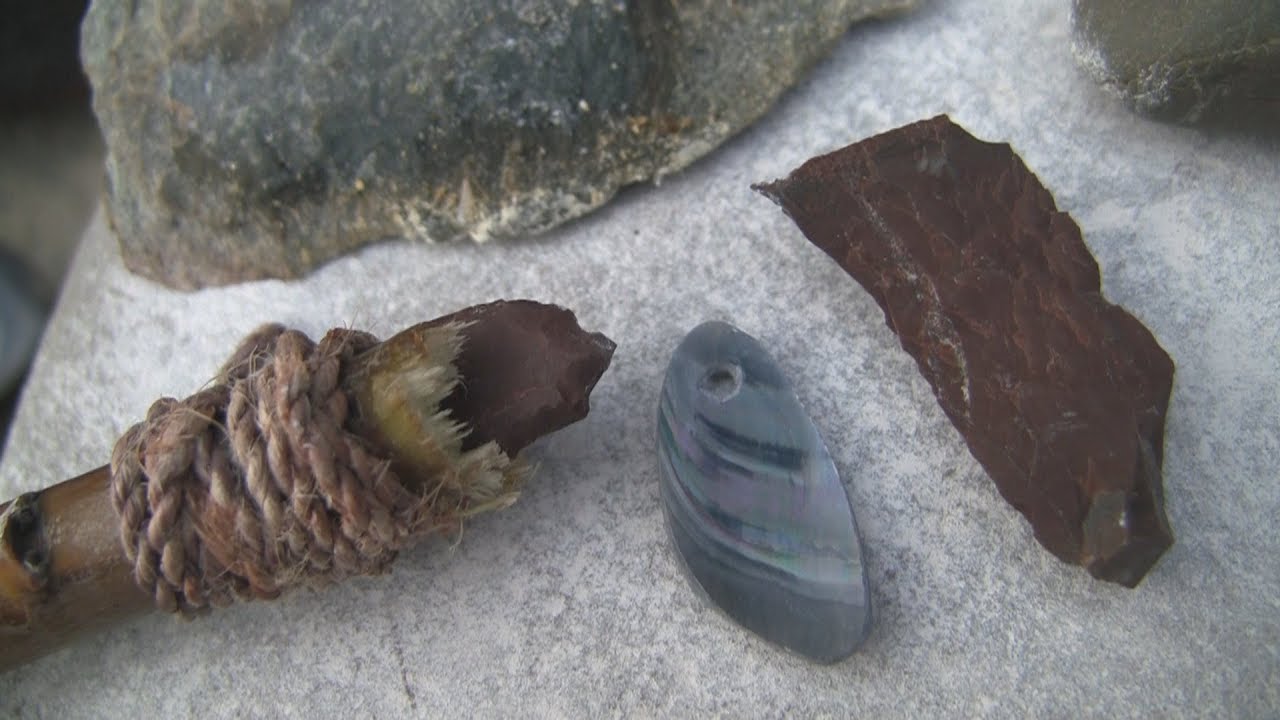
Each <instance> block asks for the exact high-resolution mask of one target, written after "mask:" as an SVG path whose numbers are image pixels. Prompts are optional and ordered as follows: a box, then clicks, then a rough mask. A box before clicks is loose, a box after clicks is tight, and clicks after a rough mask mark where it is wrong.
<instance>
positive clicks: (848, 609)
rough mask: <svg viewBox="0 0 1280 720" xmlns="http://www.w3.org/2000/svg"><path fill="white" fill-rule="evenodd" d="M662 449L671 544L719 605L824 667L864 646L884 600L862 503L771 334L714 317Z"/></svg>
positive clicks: (669, 400) (672, 380)
mask: <svg viewBox="0 0 1280 720" xmlns="http://www.w3.org/2000/svg"><path fill="white" fill-rule="evenodd" d="M658 456H659V464H660V466H661V472H660V475H661V488H662V503H663V507H664V509H665V511H666V518H667V526H668V527H669V529H670V531H671V537H672V540H673V541H674V543H675V547H676V550H677V551H678V553H679V555H680V558H681V559H682V560H683V562H684V564H685V567H686V568H687V569H688V571H689V575H690V576H691V578H692V580H693V582H694V584H695V585H696V586H697V587H698V588H699V589H700V590H701V591H702V592H703V593H704V594H705V596H706V597H707V598H708V599H709V600H710V601H711V602H712V603H713V604H714V605H716V606H717V607H719V608H720V609H721V610H723V611H724V612H725V613H727V614H728V615H729V617H731V618H733V619H734V620H736V621H737V622H739V623H741V624H742V625H743V626H745V627H746V628H748V629H749V630H752V631H754V632H755V633H757V634H759V635H760V636H761V637H764V638H765V639H767V640H770V641H772V642H775V643H778V644H779V645H782V646H784V647H786V648H789V649H791V650H793V651H795V652H797V653H800V654H801V655H805V656H807V657H809V658H812V659H814V660H818V661H821V662H834V661H836V660H839V659H841V658H844V657H846V656H847V655H849V654H850V653H852V652H853V651H854V650H856V649H857V648H858V646H859V645H861V644H862V642H863V641H864V640H865V639H866V637H867V633H868V632H869V631H870V629H871V596H870V591H869V585H868V583H867V574H866V567H865V566H864V564H863V562H862V546H861V544H860V543H859V541H858V531H857V526H856V525H855V524H854V519H853V510H852V508H851V507H850V505H849V498H848V496H847V495H846V494H845V489H844V485H842V484H841V482H840V477H839V475H838V474H837V473H836V468H835V465H834V464H833V463H832V461H831V455H830V454H829V453H828V452H827V449H826V446H825V445H823V442H822V438H821V437H819V435H818V430H817V428H816V427H814V424H813V422H812V421H810V420H809V417H808V416H807V415H806V414H805V412H804V409H803V408H801V406H800V402H799V400H798V399H797V398H796V396H795V393H794V392H793V391H792V389H791V385H790V383H788V382H787V380H786V378H785V377H783V375H782V371H781V369H780V368H779V367H778V366H777V365H776V364H775V363H774V361H773V359H772V358H770V357H769V355H768V353H766V352H765V350H764V348H763V347H762V346H761V345H760V343H759V342H757V341H756V340H755V339H754V338H752V337H751V336H749V335H747V334H746V333H743V332H742V331H740V330H738V329H737V328H735V327H733V326H732V325H728V324H726V323H722V322H709V323H704V324H703V325H700V326H698V327H697V328H695V329H694V330H693V331H692V332H690V333H689V335H688V336H687V337H686V338H685V339H684V341H683V342H681V343H680V346H679V347H678V348H677V349H676V352H675V355H674V356H673V357H672V358H671V364H670V365H669V366H668V368H667V376H666V380H665V381H664V383H663V386H662V399H661V402H660V404H659V409H658Z"/></svg>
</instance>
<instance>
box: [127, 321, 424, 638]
mask: <svg viewBox="0 0 1280 720" xmlns="http://www.w3.org/2000/svg"><path fill="white" fill-rule="evenodd" d="M375 343H376V340H375V338H373V337H372V336H371V335H368V334H367V333H362V332H357V331H351V330H341V329H339V330H331V331H330V332H329V333H328V334H327V335H325V337H324V338H323V339H322V340H321V341H320V342H319V343H313V342H312V341H311V340H310V339H308V338H307V337H306V336H305V335H303V334H302V333H299V332H297V331H293V330H286V329H284V328H283V327H281V326H279V325H268V326H264V327H263V328H261V329H259V330H258V331H256V332H255V333H254V334H252V335H251V336H249V337H248V338H246V339H245V341H244V342H243V343H242V344H241V346H240V347H239V349H238V350H237V351H236V352H235V353H234V354H233V355H232V356H231V358H230V359H229V360H228V361H227V363H226V365H225V366H224V367H223V369H222V371H221V372H220V373H219V376H218V377H217V378H216V380H215V381H214V382H213V383H212V384H211V385H210V386H208V387H206V388H205V389H204V390H201V391H200V392H198V393H196V394H195V395H192V396H191V397H189V398H187V399H185V400H181V401H179V400H174V399H172V398H164V399H161V400H159V401H157V402H156V403H155V404H154V405H152V406H151V409H150V411H149V412H148V413H147V419H146V420H145V421H144V422H141V423H139V424H137V425H134V426H133V427H132V428H130V429H129V431H128V432H126V433H125V434H124V435H123V436H122V437H121V438H120V440H119V441H118V442H117V443H116V446H115V449H114V451H113V453H112V457H111V493H112V503H113V505H114V506H115V509H116V511H117V512H118V513H119V516H120V537H121V541H122V542H123V545H124V550H125V553H126V555H127V556H128V558H129V561H130V562H131V563H133V565H134V577H135V579H136V580H137V582H138V585H139V586H140V587H141V588H142V589H143V590H144V591H146V592H149V593H151V594H152V595H153V596H154V597H155V601H156V605H157V606H158V607H160V608H161V609H164V610H168V611H171V612H178V611H180V612H182V613H184V614H191V613H195V612H199V611H201V610H203V609H205V608H207V607H208V606H210V605H213V606H219V607H220V606H224V605H227V604H229V603H230V602H232V601H233V600H234V599H237V598H239V599H251V598H260V599H268V598H275V597H277V596H278V595H280V593H281V592H283V591H285V590H287V589H289V588H292V587H295V586H298V585H302V584H308V585H323V584H327V583H329V582H333V581H336V580H339V579H342V578H344V577H347V576H350V575H367V574H376V573H380V572H382V571H384V570H385V568H386V567H387V565H388V564H389V563H390V562H391V561H392V560H393V559H394V558H395V556H396V553H397V551H398V550H400V549H401V548H403V547H404V546H405V545H406V544H407V543H408V542H409V541H410V540H411V539H412V537H413V536H414V535H415V534H419V533H421V532H428V531H430V530H433V529H437V528H438V527H439V525H440V523H439V520H438V519H437V518H434V517H433V516H432V514H431V507H430V502H429V498H428V496H426V495H424V494H422V492H421V491H419V492H418V493H415V492H412V491H410V490H409V489H408V488H407V487H406V486H405V484H404V483H402V482H401V480H400V478H398V477H397V476H396V473H395V472H393V470H392V467H391V462H390V460H389V459H387V458H384V457H380V456H379V455H378V454H376V453H375V452H374V451H373V449H372V448H371V447H370V446H369V445H368V444H367V443H366V442H365V441H363V440H362V439H361V438H359V437H357V436H355V435H353V434H351V433H350V432H348V431H347V430H346V429H345V425H346V421H347V417H348V412H349V407H348V405H349V400H348V397H347V395H346V393H345V392H344V391H343V389H342V387H341V378H342V375H343V368H344V365H346V364H347V363H349V362H350V360H351V359H352V358H353V357H354V356H355V355H356V354H358V353H360V352H361V351H363V350H366V349H368V348H370V347H371V346H373V345H374V344H375Z"/></svg>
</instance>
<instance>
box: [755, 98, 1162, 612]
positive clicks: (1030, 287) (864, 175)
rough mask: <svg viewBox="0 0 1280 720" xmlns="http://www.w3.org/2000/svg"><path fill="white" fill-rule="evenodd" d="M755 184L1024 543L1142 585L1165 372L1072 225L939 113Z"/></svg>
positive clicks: (1157, 519) (1153, 537)
mask: <svg viewBox="0 0 1280 720" xmlns="http://www.w3.org/2000/svg"><path fill="white" fill-rule="evenodd" d="M757 189H759V190H760V191H761V192H763V193H764V194H765V195H768V196H769V197H771V198H773V199H774V200H775V201H776V202H777V203H778V204H779V205H781V206H782V208H783V209H784V210H786V212H787V214H788V215H790V216H791V217H792V219H794V220H795V221H796V224H797V225H799V226H800V229H801V230H802V231H803V232H804V234H805V236H806V237H808V238H809V240H810V241H812V242H813V244H814V245H817V246H818V247H820V248H822V250H823V251H824V252H826V253H827V254H828V255H830V256H831V257H832V258H833V259H834V260H835V261H836V262H837V263H839V264H840V267H842V268H844V270H845V271H846V272H848V273H849V274H850V275H852V276H853V277H854V278H855V279H856V280H857V281H858V282H859V283H861V284H862V286H863V287H864V288H866V290H867V292H869V293H871V296H872V297H874V298H875V300H876V302H877V303H879V305H880V307H881V308H882V309H883V310H884V315H885V320H886V322H888V324H889V327H890V328H892V329H893V331H894V332H895V333H897V335H898V339H899V340H900V341H901V342H902V347H903V348H904V349H905V350H906V351H907V352H908V353H910V354H911V356H912V357H913V358H915V361H916V365H917V366H919V368H920V372H921V373H922V374H923V375H924V376H925V378H926V379H927V380H928V381H929V384H930V385H932V386H933V392H934V395H936V396H937V398H938V402H939V404H941V405H942V409H943V410H944V411H946V413H947V417H949V418H951V422H953V423H955V426H956V428H958V429H959V430H960V433H961V434H962V435H963V436H964V439H965V441H966V442H967V443H968V444H969V449H970V451H972V452H973V456H974V457H975V458H977V459H978V461H979V462H981V463H982V466H983V468H985V469H986V471H987V474H989V475H990V476H991V479H992V480H994V481H995V483H996V486H997V487H998V488H999V489H1000V494H1001V495H1003V496H1004V498H1005V499H1006V500H1008V501H1009V503H1010V504H1011V505H1013V506H1014V507H1015V508H1017V509H1018V511H1019V512H1021V513H1022V514H1023V515H1025V516H1026V518H1027V520H1029V521H1030V522H1031V527H1032V528H1033V529H1034V530H1035V535H1036V539H1037V540H1039V541H1040V544H1042V545H1044V546H1045V547H1046V548H1048V549H1049V551H1050V552H1052V553H1053V554H1054V555H1056V556H1058V557H1059V558H1061V559H1062V560H1064V561H1066V562H1070V563H1076V564H1079V565H1082V566H1084V567H1085V568H1087V569H1088V570H1089V572H1090V573H1091V574H1093V576H1094V577H1098V578H1101V579H1103V580H1109V581H1111V582H1116V583H1121V584H1123V585H1127V586H1129V587H1133V586H1135V585H1137V584H1138V583H1139V582H1141V580H1142V578H1143V576H1145V575H1146V573H1147V571H1148V570H1150V569H1151V567H1152V566H1153V565H1154V564H1155V563H1156V560H1158V559H1159V558H1160V555H1161V554H1162V553H1164V551H1165V550H1166V549H1167V548H1168V547H1169V546H1170V545H1172V544H1173V533H1172V531H1171V530H1170V529H1169V521H1168V519H1167V518H1166V517H1165V513H1164V491H1163V488H1162V485H1161V477H1160V475H1161V464H1162V461H1163V456H1164V450H1163V446H1164V419H1165V411H1166V410H1167V409H1168V407H1169V393H1170V391H1171V389H1172V386H1173V361H1172V360H1171V359H1170V358H1169V356H1168V355H1167V354H1166V353H1165V351H1164V349H1163V348H1161V347H1160V344H1159V343H1158V342H1156V339H1155V337H1153V336H1152V334H1151V332H1150V331H1149V330H1147V328H1146V327H1144V326H1143V324H1142V323H1141V322H1139V321H1138V319H1137V318H1135V317H1134V316H1132V315H1130V314H1129V313H1128V312H1126V311H1125V310H1124V308H1122V307H1119V306H1117V305H1112V304H1111V303H1109V302H1107V301H1106V299H1105V298H1104V297H1102V290H1101V278H1100V277H1099V273H1098V263H1097V262H1096V261H1094V259H1093V255H1091V254H1090V253H1089V249H1088V248H1087V247H1085V244H1084V240H1083V239H1082V238H1081V236H1080V228H1079V227H1078V226H1077V225H1076V224H1075V221H1073V220H1072V219H1071V217H1070V216H1069V215H1067V214H1066V213H1064V212H1060V211H1059V210H1058V209H1057V207H1056V206H1055V204H1054V201H1053V196H1052V195H1050V194H1049V191H1048V190H1047V189H1045V187H1044V186H1043V185H1041V184H1040V181H1039V180H1038V179H1037V178H1036V176H1035V175H1034V174H1033V173H1032V172H1031V171H1030V170H1029V169H1027V166H1026V165H1024V164H1023V163H1022V160H1021V159H1019V158H1018V156H1017V155H1015V154H1014V153H1013V151H1012V150H1011V149H1010V148H1009V146H1008V145H1005V144H994V143H986V142H982V141H981V140H978V139H977V138H975V137H973V136H972V135H970V134H969V133H967V132H965V130H964V128H961V127H960V126H959V125H956V124H955V123H953V122H951V120H950V119H949V118H947V117H946V116H945V115H940V116H938V117H935V118H933V119H931V120H924V121H921V122H918V123H914V124H912V125H907V126H905V127H901V128H898V129H897V130H893V131H890V132H887V133H884V134H883V135H877V136H875V137H873V138H870V139H867V140H864V141H862V142H860V143H857V144H854V145H850V146H849V147H846V148H844V149H842V150H837V151H836V152H833V153H831V154H829V155H824V156H822V157H817V158H813V159H811V160H809V161H808V162H806V163H805V164H804V165H801V166H800V167H799V168H798V169H796V170H795V171H794V172H792V173H791V175H790V176H789V177H787V178H786V179H784V180H779V181H777V182H773V183H769V184H766V185H763V186H760V187H758V188H757Z"/></svg>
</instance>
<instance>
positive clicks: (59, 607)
mask: <svg viewBox="0 0 1280 720" xmlns="http://www.w3.org/2000/svg"><path fill="white" fill-rule="evenodd" d="M110 481H111V473H110V471H109V469H108V468H107V467H105V466H104V467H100V468H98V469H97V470H93V471H90V472H87V473H85V474H84V475H81V476H79V477H77V478H73V479H71V480H67V481H66V482H62V483H59V484H57V485H54V486H52V487H50V488H46V489H44V490H41V491H39V492H33V493H26V494H24V495H21V496H19V497H18V498H17V499H15V500H14V501H12V502H9V503H5V504H4V505H3V506H0V647H2V648H3V649H2V650H0V670H6V669H8V668H10V667H13V666H15V665H19V664H22V663H25V662H27V661H29V660H32V659H34V658H36V657H39V656H40V655H43V654H45V653H46V652H48V651H49V650H51V649H53V648H56V647H61V646H63V645H65V644H67V643H70V642H72V641H73V640H75V639H76V638H77V637H79V636H81V635H83V634H85V633H87V632H91V631H93V630H94V629H96V628H98V627H103V626H108V625H114V624H116V623H119V622H121V621H123V620H126V619H128V618H130V617H133V616H135V615H140V614H142V613H145V612H148V611H150V610H151V609H153V605H152V600H151V598H150V597H148V596H147V595H146V594H145V593H143V592H142V590H141V589H139V588H138V586H137V585H136V584H135V583H134V581H133V567H132V565H131V564H130V563H129V561H128V560H127V559H126V558H125V556H124V552H123V551H122V550H121V547H120V540H119V532H120V526H119V524H118V521H117V520H116V516H115V513H114V512H112V511H111V498H110V495H109V493H110Z"/></svg>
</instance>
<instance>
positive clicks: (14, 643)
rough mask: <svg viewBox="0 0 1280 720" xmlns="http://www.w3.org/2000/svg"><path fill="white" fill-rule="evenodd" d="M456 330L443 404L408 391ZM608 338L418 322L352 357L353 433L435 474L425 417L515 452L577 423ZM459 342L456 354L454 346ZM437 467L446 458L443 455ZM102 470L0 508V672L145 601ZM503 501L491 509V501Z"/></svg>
mask: <svg viewBox="0 0 1280 720" xmlns="http://www.w3.org/2000/svg"><path fill="white" fill-rule="evenodd" d="M449 325H452V326H453V327H454V328H456V327H459V326H462V327H464V328H465V329H464V330H463V332H462V349H461V352H460V354H458V355H457V356H456V357H453V358H452V365H451V367H449V368H447V369H448V371H449V372H453V373H457V374H458V375H459V376H460V378H461V380H462V382H461V383H460V384H459V385H458V389H457V390H455V391H454V393H453V394H451V395H450V396H449V397H446V398H445V399H444V401H443V403H441V404H439V405H435V404H431V405H430V406H429V407H427V406H425V405H426V404H429V403H424V401H423V399H422V398H421V397H419V396H418V395H416V394H415V392H414V389H415V383H416V382H417V380H418V379H419V378H420V377H422V373H423V372H433V371H435V370H439V369H440V365H441V363H444V364H445V365H449V364H450V359H449V358H450V357H451V355H452V354H451V353H450V354H445V355H442V353H441V352H440V349H439V346H438V342H437V340H438V338H439V337H440V336H441V335H442V334H444V335H447V334H448V333H447V332H444V333H442V330H444V329H445V326H449ZM613 347H614V346H613V343H612V342H611V341H609V340H608V339H607V338H605V337H604V336H602V335H593V334H588V333H586V332H585V331H583V330H582V329H581V328H579V327H578V325H577V322H576V320H574V318H573V314H572V313H570V312H568V311H567V310H563V309H561V308H557V307H554V306H550V305H541V304H538V303H532V302H528V301H513V302H497V303H491V304H488V305H480V306H476V307H472V308H468V309H466V310H463V311H461V312H458V313H454V314H453V315H449V316H446V317H443V318H439V319H437V320H433V321H431V322H427V323H422V324H420V325H416V326H414V327H412V328H409V329H408V330H405V331H404V332H402V333H399V334H398V335H395V336H394V337H392V338H390V339H388V340H386V341H385V342H382V343H380V344H378V345H376V346H374V347H373V348H371V349H370V350H368V351H366V352H364V353H362V354H361V355H360V356H358V357H356V358H355V359H354V360H353V361H352V362H351V364H350V365H349V366H348V367H347V368H346V369H345V371H344V377H345V378H346V380H345V382H344V387H345V388H346V391H347V394H348V397H349V398H350V400H351V402H352V403H353V405H354V407H355V417H354V419H353V420H351V422H350V423H349V428H348V429H349V430H351V431H353V432H355V433H357V434H359V435H360V436H361V437H363V438H365V439H367V440H368V441H369V442H370V443H371V444H372V445H373V446H374V447H377V448H378V449H379V450H380V451H381V452H383V453H384V454H385V456H387V457H389V458H391V460H392V461H393V462H394V463H395V464H396V465H397V468H398V469H399V470H400V471H401V472H404V473H405V474H406V479H412V478H414V477H417V478H422V477H423V476H424V475H425V476H426V477H431V476H432V474H433V473H436V472H439V470H440V466H439V463H440V458H439V457H433V458H431V459H430V462H429V463H428V461H427V459H425V458H423V456H422V453H421V452H420V447H419V446H420V443H419V442H418V441H417V439H418V438H419V437H420V435H419V433H420V432H421V431H422V429H423V426H424V424H426V423H428V422H431V421H433V420H435V421H441V420H440V418H441V411H442V410H447V411H449V412H450V413H451V416H450V417H449V418H448V419H447V422H450V423H453V422H456V423H460V424H462V425H463V426H464V427H465V429H466V431H467V432H469V433H470V434H469V435H468V436H467V437H466V447H468V448H470V447H476V446H477V445H478V444H482V443H485V442H489V441H493V442H495V443H497V444H498V446H499V448H500V449H501V451H502V452H505V453H506V454H507V455H509V456H510V457H513V458H514V456H515V455H516V454H517V453H518V452H519V451H520V450H521V449H523V448H524V447H525V446H526V445H528V444H529V443H530V442H532V441H533V440H535V439H536V438H537V437H540V436H542V435H545V434H548V433H550V432H552V431H554V430H557V429H559V428H561V427H564V426H565V425H568V424H570V423H572V422H574V421H576V420H578V419H581V418H582V417H584V416H585V415H586V413H587V397H588V395H589V394H590V392H591V389H592V388H593V387H594V385H595V382H596V381H597V380H598V379H599V378H600V375H601V374H603V372H604V370H605V369H606V368H607V367H608V365H609V360H610V358H611V356H612V353H613ZM456 349H457V348H454V350H456ZM446 461H447V458H446ZM110 484H111V478H110V469H109V468H107V467H101V468H98V469H97V470H93V471H91V472H88V473H85V474H84V475H81V476H79V477H76V478H73V479H70V480H67V481H64V482H62V483H59V484H57V485H54V486H52V487H49V488H46V489H44V490H40V491H38V492H31V493H25V494H23V495H21V496H19V497H18V498H16V499H14V500H13V501H11V502H8V503H4V504H3V505H0V672H3V671H5V670H8V669H10V668H12V667H14V666H17V665H20V664H23V663H26V662H28V661H30V660H32V659H34V658H37V657H39V656H41V655H44V654H46V653H49V652H51V651H53V650H56V649H58V648H60V647H62V646H63V645H65V644H67V643H70V642H72V641H74V640H75V639H76V638H77V637H80V636H82V635H84V634H87V633H90V632H94V631H98V630H101V629H103V628H106V627H109V626H111V625H114V624H116V623H118V622H121V621H123V620H125V619H128V618H130V617H133V616H136V615H140V614H143V613H146V612H150V611H151V610H153V609H154V604H153V599H152V598H151V597H150V596H149V595H148V594H147V593H145V592H143V591H142V590H141V589H139V587H138V586H137V585H136V584H135V582H134V579H133V566H132V564H131V563H130V562H129V561H128V560H127V558H126V557H125V554H124V550H123V546H122V544H121V541H120V536H119V532H120V530H119V518H118V516H117V514H116V512H115V510H114V508H113V506H112V502H111V496H110V492H111V489H110ZM497 506H499V505H496V504H495V505H494V507H497Z"/></svg>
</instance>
